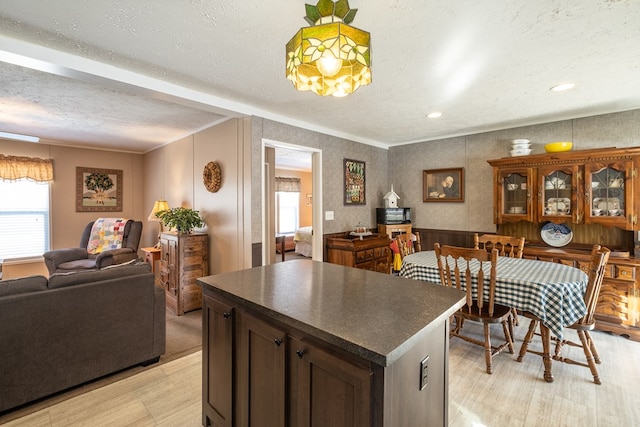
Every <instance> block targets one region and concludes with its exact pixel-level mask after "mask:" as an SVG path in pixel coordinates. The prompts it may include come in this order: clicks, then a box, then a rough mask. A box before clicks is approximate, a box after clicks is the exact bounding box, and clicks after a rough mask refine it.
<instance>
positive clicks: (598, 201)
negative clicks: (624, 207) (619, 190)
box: [593, 197, 620, 211]
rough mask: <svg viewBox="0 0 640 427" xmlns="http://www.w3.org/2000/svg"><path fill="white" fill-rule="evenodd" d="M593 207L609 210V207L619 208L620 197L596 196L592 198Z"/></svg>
mask: <svg viewBox="0 0 640 427" xmlns="http://www.w3.org/2000/svg"><path fill="white" fill-rule="evenodd" d="M593 207H594V208H597V209H602V210H603V211H609V210H611V209H619V208H620V199H618V198H617V197H609V198H604V197H597V198H595V199H593Z"/></svg>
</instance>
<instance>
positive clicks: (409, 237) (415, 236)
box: [395, 231, 422, 258]
mask: <svg viewBox="0 0 640 427" xmlns="http://www.w3.org/2000/svg"><path fill="white" fill-rule="evenodd" d="M395 239H396V242H397V244H398V249H399V250H400V257H401V258H404V257H405V256H407V255H409V254H413V253H416V252H421V251H422V243H421V242H420V233H418V232H417V231H414V232H413V233H402V234H398V235H397V236H396V237H395Z"/></svg>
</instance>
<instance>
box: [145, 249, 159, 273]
mask: <svg viewBox="0 0 640 427" xmlns="http://www.w3.org/2000/svg"><path fill="white" fill-rule="evenodd" d="M140 250H141V251H142V252H144V261H145V262H148V263H149V264H151V272H152V273H155V272H156V261H160V248H156V247H155V246H152V247H150V248H140Z"/></svg>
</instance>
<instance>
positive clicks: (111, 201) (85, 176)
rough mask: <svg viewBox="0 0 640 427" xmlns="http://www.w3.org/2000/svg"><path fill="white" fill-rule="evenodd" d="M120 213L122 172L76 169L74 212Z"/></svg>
mask: <svg viewBox="0 0 640 427" xmlns="http://www.w3.org/2000/svg"><path fill="white" fill-rule="evenodd" d="M120 211H122V171H121V170H116V169H96V168H83V167H77V168H76V212H120Z"/></svg>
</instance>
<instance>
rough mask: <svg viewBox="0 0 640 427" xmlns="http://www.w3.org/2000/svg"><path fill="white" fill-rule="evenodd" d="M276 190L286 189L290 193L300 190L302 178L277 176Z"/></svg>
mask: <svg viewBox="0 0 640 427" xmlns="http://www.w3.org/2000/svg"><path fill="white" fill-rule="evenodd" d="M276 191H286V192H288V193H299V192H300V178H285V177H282V176H276Z"/></svg>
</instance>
